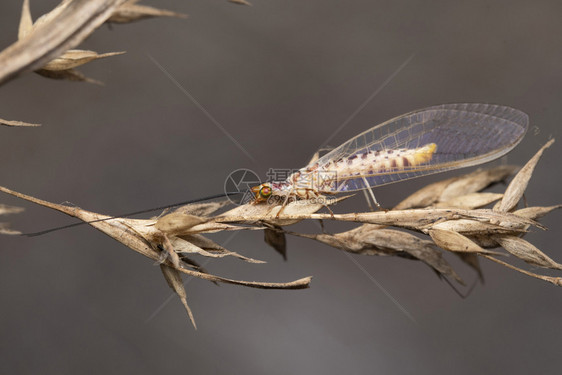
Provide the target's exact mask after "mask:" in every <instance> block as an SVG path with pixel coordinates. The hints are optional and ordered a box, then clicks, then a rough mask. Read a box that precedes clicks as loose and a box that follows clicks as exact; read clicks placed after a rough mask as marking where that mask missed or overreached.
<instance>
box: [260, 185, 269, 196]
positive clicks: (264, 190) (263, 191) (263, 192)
mask: <svg viewBox="0 0 562 375" xmlns="http://www.w3.org/2000/svg"><path fill="white" fill-rule="evenodd" d="M260 195H261V196H262V198H267V197H269V196H270V195H271V188H270V187H269V186H263V187H262V188H261V189H260Z"/></svg>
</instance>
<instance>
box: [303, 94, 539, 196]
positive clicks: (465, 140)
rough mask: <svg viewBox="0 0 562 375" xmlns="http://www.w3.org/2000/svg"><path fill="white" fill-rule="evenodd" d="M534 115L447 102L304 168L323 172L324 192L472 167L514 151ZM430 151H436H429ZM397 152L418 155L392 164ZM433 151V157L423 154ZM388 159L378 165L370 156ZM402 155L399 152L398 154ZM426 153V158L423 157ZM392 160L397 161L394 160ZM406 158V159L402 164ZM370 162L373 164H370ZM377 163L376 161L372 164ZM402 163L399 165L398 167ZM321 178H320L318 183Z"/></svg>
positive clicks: (399, 120) (393, 123) (356, 140)
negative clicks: (530, 117)
mask: <svg viewBox="0 0 562 375" xmlns="http://www.w3.org/2000/svg"><path fill="white" fill-rule="evenodd" d="M528 122H529V118H528V116H527V115H526V114H525V113H523V112H521V111H519V110H517V109H514V108H510V107H505V106H500V105H492V104H476V103H466V104H443V105H439V106H434V107H429V108H425V109H421V110H417V111H414V112H411V113H407V114H405V115H402V116H399V117H396V118H394V119H391V120H389V121H387V122H385V123H382V124H380V125H377V126H375V127H374V128H372V129H370V130H367V131H365V132H363V133H361V134H359V135H358V136H356V137H354V138H352V139H350V140H349V141H347V142H345V143H344V144H342V145H341V146H339V147H337V148H335V149H334V150H332V151H331V152H329V153H327V154H326V155H324V156H323V157H321V158H320V159H318V160H317V161H316V163H314V164H313V165H309V166H307V167H305V168H303V169H302V170H301V173H302V174H307V173H312V171H315V172H321V173H322V174H323V177H322V176H320V178H319V180H318V182H317V184H316V186H317V190H318V191H319V192H325V193H330V192H331V193H334V192H342V191H354V190H361V189H365V188H366V187H369V186H371V187H373V186H380V185H386V184H390V183H394V182H398V181H403V180H406V179H410V178H415V177H420V176H425V175H428V174H433V173H439V172H444V171H448V170H453V169H458V168H464V167H469V166H473V165H477V164H482V163H485V162H489V161H492V160H494V159H496V158H499V157H501V156H502V155H505V154H506V153H508V152H509V151H510V150H511V149H512V148H514V147H515V146H516V145H517V144H518V143H519V142H520V141H521V139H522V138H523V136H524V135H525V132H526V131H527V127H528ZM428 149H430V150H431V151H424V150H428ZM394 150H398V151H399V152H402V155H408V153H410V154H415V155H417V156H416V158H417V159H412V158H411V157H409V159H408V160H410V161H412V160H417V161H419V162H418V163H411V162H408V160H406V159H407V158H405V157H404V156H402V157H400V158H398V159H396V160H398V161H399V163H396V162H395V161H392V158H393V157H394V156H393V154H392V153H393V152H394ZM422 152H427V155H426V156H424V155H421V153H422ZM375 154H376V155H379V157H380V158H382V157H386V159H387V164H384V165H385V167H384V168H381V164H380V162H379V163H378V164H377V165H376V166H375V168H374V167H373V165H368V163H367V162H368V161H369V160H372V159H368V158H366V155H375ZM394 155H396V153H394ZM420 155H421V158H420ZM389 156H390V157H391V161H392V163H390V162H388V157H389ZM402 160H403V161H402ZM366 163H367V164H366ZM371 164H372V163H371ZM397 164H398V165H397ZM315 180H316V179H315Z"/></svg>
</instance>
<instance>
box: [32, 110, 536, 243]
mask: <svg viewBox="0 0 562 375" xmlns="http://www.w3.org/2000/svg"><path fill="white" fill-rule="evenodd" d="M528 123H529V117H528V116H527V115H526V114H525V113H523V112H521V111H519V110H517V109H514V108H510V107H505V106H500V105H492V104H477V103H466V104H443V105H438V106H434V107H429V108H425V109H420V110H417V111H414V112H410V113H407V114H405V115H402V116H399V117H396V118H394V119H391V120H388V121H387V122H384V123H382V124H380V125H377V126H375V127H373V128H371V129H369V130H367V131H365V132H363V133H361V134H359V135H358V136H356V137H354V138H352V139H350V140H349V141H347V142H345V143H344V144H342V145H341V146H339V147H337V148H335V149H333V150H332V151H330V152H329V153H327V154H326V155H324V156H323V157H321V158H319V159H318V160H316V161H314V162H312V163H310V164H309V165H307V166H306V167H304V168H302V169H300V170H299V171H297V172H295V173H293V174H292V175H290V176H289V177H288V178H287V179H286V180H285V181H280V182H267V183H264V184H261V185H259V186H254V187H252V188H251V190H252V192H253V193H254V196H255V200H254V202H255V203H259V202H263V201H266V200H268V199H270V198H281V199H283V200H284V201H283V204H285V203H287V201H288V200H289V199H310V198H318V197H321V196H323V195H331V194H337V193H341V192H351V191H357V190H364V189H369V190H370V189H371V188H372V187H375V186H382V185H387V184H391V183H394V182H399V181H404V180H407V179H410V178H415V177H421V176H425V175H429V174H434V173H440V172H445V171H450V170H453V169H458V168H464V167H469V166H473V165H478V164H482V163H486V162H489V161H492V160H494V159H497V158H499V157H501V156H503V155H505V154H507V153H508V152H509V151H510V150H511V149H513V148H514V147H515V146H516V145H517V144H518V143H519V142H520V141H521V139H523V136H524V135H525V132H526V131H527V128H528ZM221 196H222V195H221ZM371 197H372V199H373V201H374V202H375V204H377V202H376V200H375V199H374V198H375V197H374V194H372V192H371ZM209 198H216V196H215V197H207V198H203V199H198V200H194V201H191V202H183V203H181V204H176V205H172V206H167V207H160V209H161V208H168V207H175V206H179V205H182V204H184V203H193V202H196V201H202V200H206V199H209ZM149 211H153V209H150V210H143V211H138V212H134V213H131V214H130V215H133V214H137V213H143V212H149ZM280 212H281V211H279V213H280ZM126 216H129V215H126ZM115 217H117V216H115ZM115 217H112V218H115ZM104 220H107V219H100V220H95V221H92V222H97V221H104ZM81 224H85V223H76V224H70V225H66V226H64V227H58V228H53V229H49V230H46V231H42V232H37V233H28V234H27V235H30V236H35V235H40V234H44V233H49V232H53V231H55V230H59V229H63V228H70V227H73V226H76V225H81Z"/></svg>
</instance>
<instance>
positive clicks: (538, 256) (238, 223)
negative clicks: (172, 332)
mask: <svg viewBox="0 0 562 375" xmlns="http://www.w3.org/2000/svg"><path fill="white" fill-rule="evenodd" d="M552 142H553V141H551V142H548V143H547V144H546V145H545V146H544V147H543V148H541V150H540V151H539V152H538V153H537V155H535V157H533V158H532V159H531V160H530V161H529V162H528V163H527V165H526V166H525V167H524V168H522V169H521V170H520V171H519V173H518V174H517V175H516V176H515V178H513V180H512V181H511V183H510V184H509V186H508V187H507V189H506V191H505V193H504V194H499V195H498V194H490V193H485V192H479V191H480V190H481V189H483V188H484V187H486V186H488V185H490V184H492V183H494V182H497V181H501V180H504V179H505V178H506V177H507V175H508V174H509V172H513V171H515V169H516V168H514V167H497V168H491V169H489V170H485V171H481V170H480V171H476V172H473V173H470V174H467V175H465V176H460V177H455V178H453V179H448V180H445V181H441V182H438V183H436V184H432V185H431V186H437V187H438V188H434V189H427V188H424V189H422V190H421V191H418V192H417V193H414V194H413V195H412V196H411V197H409V198H407V199H406V200H404V201H403V202H402V203H401V205H402V206H419V205H420V204H421V202H425V204H426V205H427V206H426V207H423V208H417V209H402V210H392V211H388V212H360V213H347V214H332V213H325V214H324V213H317V211H318V210H320V209H321V208H322V207H323V206H322V204H319V203H318V202H316V201H314V202H312V201H306V200H301V201H295V202H291V203H289V204H288V205H287V206H285V208H284V210H283V211H282V213H280V214H279V211H280V209H281V206H279V205H269V204H252V203H250V204H245V205H241V206H238V207H236V208H234V209H231V210H229V211H226V212H223V213H221V214H218V215H217V214H215V213H216V212H217V210H220V209H222V208H223V207H225V203H224V202H210V203H203V204H193V205H187V206H184V207H181V208H179V209H177V210H175V211H173V212H171V213H167V214H165V215H163V216H160V217H159V218H155V219H149V220H139V219H129V218H116V217H111V216H107V215H101V214H97V213H93V212H89V211H86V210H82V209H80V208H78V207H68V206H63V205H58V204H54V203H50V202H47V201H43V200H40V199H37V198H34V197H31V196H28V195H25V194H21V193H18V192H15V191H13V190H10V189H7V188H5V187H0V191H3V192H5V193H8V194H11V195H14V196H16V197H19V198H21V199H24V200H28V201H30V202H33V203H36V204H39V205H42V206H45V207H49V208H52V209H55V210H58V211H61V212H63V213H65V214H67V215H70V216H73V217H77V218H79V219H81V220H83V221H84V222H86V223H88V224H90V225H91V226H93V227H94V228H96V229H98V230H100V231H102V232H103V233H105V234H107V235H109V236H111V237H113V238H114V239H116V240H117V241H119V242H121V243H123V244H124V245H125V246H127V247H129V248H131V249H132V250H134V251H136V252H138V253H140V254H142V255H144V256H146V257H148V258H150V259H152V260H154V261H158V262H160V263H161V266H162V272H163V273H164V276H165V278H166V280H167V282H168V284H169V285H170V287H171V288H172V289H174V291H175V292H176V293H177V294H178V296H179V298H180V300H181V301H182V303H183V305H184V307H185V309H186V311H187V313H188V315H189V317H190V319H191V320H192V321H193V314H192V312H191V309H190V308H189V306H188V304H187V297H186V293H185V290H184V288H183V284H182V283H181V278H180V274H181V273H183V274H186V275H190V276H194V277H198V278H201V279H204V280H209V281H212V282H215V283H216V282H223V283H231V284H237V285H243V286H249V287H255V288H266V289H301V288H306V287H308V285H309V282H310V279H311V278H310V277H306V278H303V279H300V280H296V281H293V282H290V283H266V282H249V281H241V280H231V279H227V278H223V277H220V276H216V275H212V274H210V273H208V272H207V271H206V270H205V269H203V268H201V267H200V266H199V264H198V263H197V262H196V261H195V260H193V259H191V257H192V256H194V255H195V256H203V257H212V258H222V257H231V256H232V257H236V258H238V259H240V260H242V261H246V262H249V263H261V262H260V261H259V260H255V259H251V258H247V257H245V256H243V255H241V254H238V253H236V252H233V251H229V250H227V249H226V248H224V247H222V246H220V245H219V244H217V243H215V242H214V241H212V240H211V239H209V238H207V237H205V236H204V235H203V234H207V233H214V232H220V231H225V230H228V231H238V230H264V233H265V241H266V242H267V243H268V244H269V245H271V246H272V247H274V248H275V249H276V250H277V251H279V252H280V253H281V254H283V255H285V252H286V239H285V234H289V235H295V236H300V237H305V238H309V239H312V240H316V241H319V242H322V243H324V244H326V245H329V246H331V247H334V248H336V249H340V250H343V251H347V252H351V253H355V254H362V255H386V256H400V257H405V258H409V259H415V260H419V261H422V262H424V263H425V264H427V265H428V266H429V267H431V268H432V269H433V270H434V271H435V272H436V273H437V275H439V276H440V277H449V278H451V279H454V280H456V281H458V282H459V283H461V284H462V283H463V282H462V280H461V278H460V277H459V276H458V275H457V273H456V272H455V271H454V270H453V268H452V267H451V266H450V265H449V264H448V262H447V261H446V260H445V258H443V256H442V251H441V249H443V250H447V251H450V252H453V253H455V254H457V255H459V256H460V257H461V259H462V260H463V261H464V262H465V263H466V264H468V265H469V266H471V267H472V268H474V269H475V270H476V271H477V272H478V274H479V276H480V278H481V279H482V273H481V270H480V267H479V264H478V258H477V256H482V257H484V258H486V259H490V260H492V261H494V262H496V263H499V264H502V265H504V266H506V267H509V268H511V269H514V270H517V271H519V272H522V273H525V274H527V275H529V276H532V277H535V278H539V279H541V280H544V281H548V282H551V283H553V284H555V285H562V281H561V280H562V279H561V278H559V277H551V276H543V275H538V274H535V273H531V272H528V271H525V270H521V269H519V268H517V267H515V266H513V265H510V264H509V263H506V262H504V261H502V260H499V259H497V258H496V257H497V256H500V255H501V256H508V255H512V256H515V257H517V258H519V259H521V260H523V261H525V262H527V263H528V264H530V265H532V266H538V267H542V268H551V269H557V270H559V269H562V264H560V263H558V262H556V261H555V260H553V259H551V258H550V257H548V256H547V255H546V254H544V253H543V252H542V251H540V250H539V249H538V248H536V247H535V246H533V245H532V244H530V243H529V242H527V241H525V240H523V239H522V238H521V236H523V235H524V234H525V233H526V232H527V231H528V229H529V228H530V227H537V228H541V229H544V227H543V226H542V225H541V224H539V223H538V222H537V221H536V219H538V218H539V217H541V216H543V215H545V214H546V213H548V212H550V211H552V210H554V209H556V208H560V207H561V206H560V205H557V206H550V207H527V208H523V209H520V210H516V211H514V212H507V211H505V210H494V209H486V208H476V207H480V206H481V205H483V204H486V203H488V204H489V203H492V202H493V201H495V200H497V199H500V198H501V199H502V201H505V202H509V203H507V204H508V207H511V208H514V207H515V205H516V204H517V202H518V201H519V200H520V198H521V196H522V194H523V192H524V188H525V187H526V186H527V185H528V182H529V180H530V178H531V174H532V171H533V169H534V168H535V166H536V164H537V162H538V160H539V157H540V155H541V154H542V152H543V151H544V149H546V148H547V147H549V146H550V145H551V144H552ZM516 185H517V186H520V187H522V188H518V187H517V186H516ZM448 191H449V192H450V191H454V192H457V193H458V194H460V195H461V196H464V197H465V199H464V200H460V199H454V198H452V197H451V194H450V193H447V192H448ZM346 198H347V197H343V198H340V199H339V200H332V201H328V202H329V203H328V204H334V203H337V202H338V201H341V200H342V199H346ZM443 202H448V204H449V205H450V206H449V207H443V206H444V203H443ZM459 206H460V207H459ZM436 207H439V208H436ZM499 207H502V206H499ZM278 214H279V215H278ZM278 216H279V217H278ZM318 219H319V220H333V221H348V222H357V223H360V224H362V225H360V226H358V227H356V228H355V229H352V230H349V231H346V232H342V233H335V234H329V233H320V234H305V233H299V232H295V231H289V230H287V229H286V227H287V226H288V225H292V224H295V223H297V222H299V221H302V220H318ZM389 227H393V228H389ZM404 230H411V231H415V232H418V233H421V234H425V235H429V237H428V239H420V238H419V237H417V236H415V235H413V234H411V233H408V232H405V231H404ZM6 232H7V231H6ZM500 246H501V247H503V248H504V249H506V250H507V252H500V251H496V250H493V251H492V250H491V248H497V247H500ZM193 324H194V325H195V323H194V321H193Z"/></svg>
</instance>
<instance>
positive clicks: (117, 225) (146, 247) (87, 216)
mask: <svg viewBox="0 0 562 375" xmlns="http://www.w3.org/2000/svg"><path fill="white" fill-rule="evenodd" d="M0 191H2V192H4V193H6V194H10V195H13V196H15V197H18V198H20V199H24V200H27V201H29V202H32V203H35V204H38V205H41V206H44V207H48V208H51V209H53V210H57V211H60V212H63V213H65V214H67V215H69V216H73V217H76V218H78V219H80V220H82V221H85V222H87V223H88V224H89V225H91V226H92V227H94V228H96V229H98V230H100V231H101V232H103V233H105V234H107V235H108V236H110V237H112V238H113V239H115V240H117V241H119V242H121V243H122V244H124V245H125V246H127V247H129V248H130V249H132V250H134V251H136V252H138V253H140V254H142V255H144V256H146V257H148V258H150V259H152V260H154V261H158V262H160V261H162V259H161V254H160V252H159V251H156V250H155V249H156V248H157V246H158V245H159V244H161V242H159V241H160V240H161V238H162V237H163V236H164V234H163V233H162V232H160V231H159V230H158V229H156V228H154V221H153V220H137V219H126V218H113V217H111V216H107V215H102V214H97V213H94V212H90V211H86V210H82V209H81V208H79V207H69V206H64V205H60V204H56V203H51V202H47V201H44V200H42V199H38V198H35V197H32V196H29V195H26V194H22V193H18V192H17V191H13V190H10V189H8V188H6V187H3V186H0ZM102 220H103V221H102ZM202 225H204V224H202ZM164 264H166V265H168V266H171V262H170V260H169V259H164ZM178 271H179V272H181V273H185V274H186V275H190V276H193V277H197V278H200V279H203V280H209V281H216V282H222V283H227V284H235V285H242V286H247V287H252V288H259V289H304V288H308V287H309V285H310V281H311V279H312V278H311V277H304V278H302V279H299V280H295V281H292V282H288V283H269V282H256V281H244V280H232V279H228V278H225V277H220V276H216V275H209V274H205V273H201V272H197V271H192V270H188V269H185V268H180V269H178Z"/></svg>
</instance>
